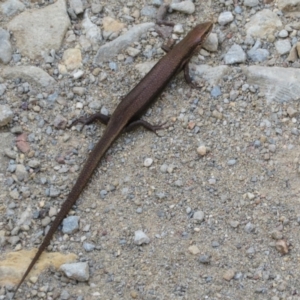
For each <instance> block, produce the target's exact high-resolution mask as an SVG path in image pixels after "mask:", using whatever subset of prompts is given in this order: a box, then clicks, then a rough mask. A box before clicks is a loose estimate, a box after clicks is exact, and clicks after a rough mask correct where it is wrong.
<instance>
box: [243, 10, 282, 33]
mask: <svg viewBox="0 0 300 300" xmlns="http://www.w3.org/2000/svg"><path fill="white" fill-rule="evenodd" d="M245 27H246V30H247V35H250V36H252V37H255V38H265V37H266V36H268V35H269V34H274V33H275V32H276V31H277V30H279V29H281V28H282V22H281V20H280V18H279V17H278V16H277V15H276V14H275V13H274V12H272V11H271V10H269V9H263V10H262V11H260V12H258V13H256V14H255V15H253V16H252V17H251V19H250V21H249V22H248V23H247V24H246V26H245Z"/></svg>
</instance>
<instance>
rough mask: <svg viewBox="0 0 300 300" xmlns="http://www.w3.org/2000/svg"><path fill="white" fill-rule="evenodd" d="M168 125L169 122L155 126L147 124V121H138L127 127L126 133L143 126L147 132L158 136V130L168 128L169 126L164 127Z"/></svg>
mask: <svg viewBox="0 0 300 300" xmlns="http://www.w3.org/2000/svg"><path fill="white" fill-rule="evenodd" d="M166 123H167V122H164V123H162V124H157V125H153V124H150V123H149V122H147V121H145V120H136V121H133V122H131V123H129V124H128V125H127V126H126V127H125V132H129V131H131V130H133V129H134V128H136V127H137V126H143V127H144V128H146V129H147V130H149V131H152V132H154V133H155V134H156V135H157V131H158V130H162V129H165V128H168V126H164V125H166Z"/></svg>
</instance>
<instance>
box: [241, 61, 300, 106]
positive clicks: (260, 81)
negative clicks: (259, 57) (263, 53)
mask: <svg viewBox="0 0 300 300" xmlns="http://www.w3.org/2000/svg"><path fill="white" fill-rule="evenodd" d="M242 69H243V72H244V73H245V74H246V76H247V83H248V84H251V85H254V84H257V85H258V86H259V88H260V91H261V92H262V93H263V94H264V95H265V97H266V100H267V102H272V101H277V102H281V103H282V102H288V101H293V100H296V99H299V95H300V86H299V82H300V70H298V69H295V68H282V67H263V66H250V67H242Z"/></svg>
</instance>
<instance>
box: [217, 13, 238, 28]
mask: <svg viewBox="0 0 300 300" xmlns="http://www.w3.org/2000/svg"><path fill="white" fill-rule="evenodd" d="M233 19H234V17H233V14H232V13H231V11H224V12H222V13H220V15H219V18H218V22H219V24H220V25H222V26H224V25H226V24H228V23H230V22H232V21H233Z"/></svg>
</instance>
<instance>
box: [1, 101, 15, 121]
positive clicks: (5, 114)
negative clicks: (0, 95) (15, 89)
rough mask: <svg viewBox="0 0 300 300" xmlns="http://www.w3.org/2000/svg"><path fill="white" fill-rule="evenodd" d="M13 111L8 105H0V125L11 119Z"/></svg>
mask: <svg viewBox="0 0 300 300" xmlns="http://www.w3.org/2000/svg"><path fill="white" fill-rule="evenodd" d="M13 116H14V113H13V112H12V110H11V109H10V107H9V106H8V105H0V126H5V125H7V124H8V123H9V122H10V121H11V120H12V119H13Z"/></svg>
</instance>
